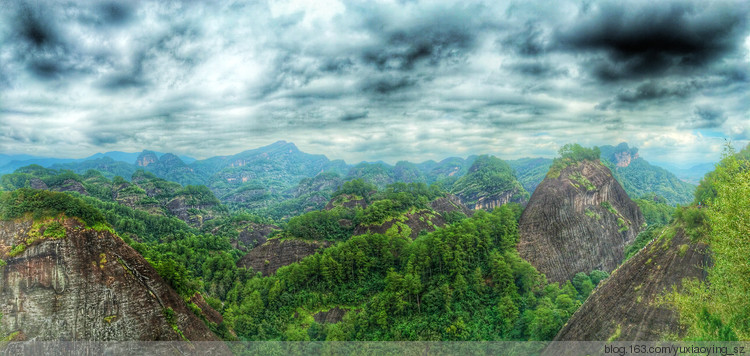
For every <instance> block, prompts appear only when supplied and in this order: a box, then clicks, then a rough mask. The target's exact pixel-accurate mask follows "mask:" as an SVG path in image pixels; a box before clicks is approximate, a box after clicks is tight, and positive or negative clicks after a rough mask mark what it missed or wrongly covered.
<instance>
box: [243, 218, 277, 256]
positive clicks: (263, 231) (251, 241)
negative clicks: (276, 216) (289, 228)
mask: <svg viewBox="0 0 750 356" xmlns="http://www.w3.org/2000/svg"><path fill="white" fill-rule="evenodd" d="M278 229H279V227H278V226H275V225H269V224H256V223H249V224H247V225H246V226H244V227H243V228H242V230H240V233H239V235H238V236H237V240H233V241H232V246H234V247H235V248H237V249H239V250H241V251H249V250H251V249H252V248H254V247H256V246H260V245H262V244H264V243H266V241H267V240H268V236H269V235H271V233H272V232H273V231H275V230H278Z"/></svg>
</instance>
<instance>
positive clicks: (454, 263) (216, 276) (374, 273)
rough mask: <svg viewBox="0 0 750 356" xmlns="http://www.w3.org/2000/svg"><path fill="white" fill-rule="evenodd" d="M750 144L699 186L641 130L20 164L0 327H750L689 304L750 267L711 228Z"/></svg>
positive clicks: (108, 334) (390, 331)
mask: <svg viewBox="0 0 750 356" xmlns="http://www.w3.org/2000/svg"><path fill="white" fill-rule="evenodd" d="M728 152H729V151H728ZM748 152H750V151H748V148H745V149H744V150H742V151H740V152H738V153H732V152H729V153H727V154H726V155H725V158H724V160H723V161H722V162H721V163H720V164H719V165H717V169H716V171H715V172H713V173H711V174H709V175H707V176H706V178H704V180H702V181H701V185H700V187H698V189H697V190H696V189H695V188H693V187H692V186H690V185H688V184H685V183H682V182H681V181H679V180H677V179H676V178H674V176H673V175H671V173H669V172H668V171H666V170H664V169H661V168H659V167H656V166H652V165H650V164H648V163H647V162H646V161H645V160H643V158H641V157H639V156H638V155H637V149H635V148H630V147H628V146H627V145H626V144H620V145H618V146H603V147H601V148H599V147H593V148H586V147H582V146H580V145H577V144H569V145H565V146H563V147H562V148H561V149H560V151H559V156H558V157H557V158H555V159H553V160H548V159H541V158H539V159H521V160H510V161H504V160H502V159H500V158H497V157H494V156H489V155H480V156H470V157H468V158H466V159H462V158H449V159H445V160H442V161H440V162H435V161H428V162H423V163H419V164H413V163H409V162H405V161H401V162H398V163H397V164H396V165H394V166H391V165H388V164H385V163H360V164H357V165H349V164H346V163H345V162H344V161H336V160H334V161H331V160H328V159H327V158H326V157H325V156H322V155H311V154H307V153H304V152H301V151H299V150H298V149H297V148H296V147H295V146H294V144H292V143H287V142H277V143H275V144H273V145H270V146H266V147H261V148H258V149H254V150H249V151H245V152H243V153H240V154H238V155H234V156H224V157H214V158H209V159H205V160H195V161H192V162H190V163H185V161H183V160H182V159H181V158H180V157H178V156H176V155H172V154H161V155H157V154H156V153H154V152H150V151H143V152H142V153H140V154H138V155H137V156H136V159H135V160H134V161H133V162H132V163H127V162H123V161H119V160H115V159H114V158H113V157H110V156H107V155H104V157H96V158H94V159H91V160H85V161H81V162H67V163H55V164H53V165H51V166H50V167H43V166H40V165H29V166H25V167H20V168H18V169H16V170H15V171H14V172H13V173H10V174H6V175H3V176H2V177H0V188H1V189H2V192H0V218H2V223H1V225H0V226H2V229H0V254H2V256H3V257H2V267H0V268H2V276H3V279H2V290H3V294H4V295H5V296H4V297H3V298H2V303H4V304H2V305H0V310H1V311H2V313H3V318H2V319H0V332H2V333H4V335H7V338H8V340H27V339H34V340H46V339H48V340H53V339H54V340H58V339H62V340H101V341H108V340H112V341H116V340H196V341H199V340H244V341H250V340H257V341H260V340H287V341H305V340H308V341H315V340H318V341H324V340H328V341H335V340H369V341H388V340H456V341H458V340H489V341H492V340H495V341H499V340H539V341H545V340H546V341H549V340H553V339H554V340H556V341H565V340H660V339H662V338H664V337H667V336H669V335H672V336H670V337H674V336H675V335H676V336H677V337H683V336H686V335H704V333H709V334H705V335H709V336H708V337H711V336H710V335H714V336H715V337H719V338H721V337H724V336H726V335H735V336H736V337H744V336H741V335H745V334H743V333H744V332H746V331H745V330H744V329H742V326H739V325H737V324H733V322H731V321H729V320H730V319H725V318H726V315H727V314H720V313H723V312H722V311H721V310H713V308H714V307H711V309H705V310H706V313H708V314H707V315H708V316H707V317H713V316H712V315H717V317H719V318H721V319H719V320H727V321H726V323H727V324H723V323H724V322H723V321H722V324H721V325H722V326H721V327H720V328H719V329H717V330H716V331H712V330H704V329H703V327H702V326H701V325H703V324H701V322H700V320H693V319H690V318H687V317H686V316H684V315H683V314H681V311H683V310H686V309H685V308H696V304H695V302H689V300H690V299H689V298H697V297H698V296H699V295H700V290H701V289H700V288H703V287H701V286H702V285H703V284H704V283H707V282H710V281H711V280H714V279H716V278H733V277H732V275H726V272H719V271H716V272H714V270H713V269H712V268H713V267H712V266H715V265H720V264H721V263H725V262H723V260H722V258H723V257H722V255H719V254H709V253H708V252H707V251H714V249H716V251H717V253H718V251H721V248H723V246H724V245H723V244H725V242H724V240H721V239H718V237H713V236H714V235H713V234H714V233H720V232H722V231H727V230H723V229H725V228H722V227H720V226H719V225H716V224H719V223H720V221H722V220H721V219H722V217H723V216H733V215H736V214H738V211H735V210H719V209H720V208H719V207H718V206H716V207H715V205H713V204H712V203H711V202H713V201H724V200H722V199H725V200H726V199H729V200H732V199H734V200H732V201H733V202H734V203H733V204H744V203H743V201H746V199H747V198H748V195H746V194H744V193H743V194H740V195H738V196H736V195H726V194H728V193H727V192H728V191H727V190H726V189H729V188H728V187H729V186H728V185H727V184H729V183H727V182H730V181H733V180H736V179H739V178H736V177H738V175H739V176H741V175H742V174H744V173H746V172H747V170H746V169H747V168H746V167H747V158H748ZM116 157H117V158H118V159H120V158H122V157H124V159H131V158H133V155H132V154H131V155H119V156H116ZM743 167H745V168H743ZM121 174H125V175H126V176H123V175H121ZM657 183H658V184H657ZM665 192H669V194H664V193H665ZM662 194H664V195H666V196H664V195H662ZM693 194H695V196H696V197H695V198H693V197H692V195H693ZM729 194H731V193H729ZM687 195H690V196H687ZM737 199H739V200H737ZM742 199H745V200H742ZM693 201H700V202H702V204H701V206H697V205H696V204H697V203H691V202H693ZM704 207H706V208H705V209H703V208H704ZM699 208H700V209H699ZM706 214H708V217H707V215H706ZM722 214H724V215H722ZM726 214H729V215H726ZM709 217H710V220H709ZM715 219H716V220H715ZM726 228H727V229H734V228H735V227H731V226H727V227H726ZM727 233H730V234H731V233H733V232H727ZM745 233H746V232H745ZM745 236H747V235H745ZM726 258H732V257H731V256H729V255H727V257H726ZM726 263H728V262H726ZM610 274H611V276H610ZM673 288H676V289H673ZM670 293H671V294H670ZM682 293H685V294H682ZM694 296H695V297H694ZM82 298H83V299H82ZM90 298H94V299H93V300H90ZM52 300H55V302H54V303H52V304H49V303H51V302H52ZM83 304H86V305H89V304H93V305H99V307H97V308H98V309H96V310H93V311H91V312H84V311H85V310H87V309H86V308H85V307H83ZM50 308H51V309H50ZM132 308H136V309H135V310H134V309H132ZM704 308H708V306H705V307H704ZM80 313H84V314H81V315H79V314H80ZM714 313H715V314H714ZM681 315H682V316H681ZM41 318H51V319H50V320H51V321H50V322H44V323H43V322H42V321H41V320H43V319H41ZM147 325H148V327H146V326H147ZM677 325H681V326H680V327H679V328H677ZM722 328H723V329H722ZM136 331H137V332H139V334H134V332H136ZM712 332H713V333H714V334H711V333H712ZM716 333H719V334H716Z"/></svg>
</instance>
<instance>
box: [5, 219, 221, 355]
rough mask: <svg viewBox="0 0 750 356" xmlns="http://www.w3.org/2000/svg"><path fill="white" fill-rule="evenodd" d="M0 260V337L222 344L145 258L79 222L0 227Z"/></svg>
mask: <svg viewBox="0 0 750 356" xmlns="http://www.w3.org/2000/svg"><path fill="white" fill-rule="evenodd" d="M44 224H53V225H54V224H57V225H56V226H57V228H56V231H57V233H56V234H54V237H52V234H47V235H48V236H45V231H46V229H48V228H50V227H49V226H53V225H49V226H46V225H44ZM60 224H61V225H62V231H64V233H62V232H61V225H60ZM19 246H25V248H19ZM0 256H1V257H2V259H3V261H4V262H5V265H4V266H3V267H1V268H0V273H1V274H2V275H1V277H0V311H2V313H3V317H2V319H0V334H2V335H9V334H13V333H18V334H22V335H24V337H25V338H26V339H28V340H91V341H130V340H154V341H155V340H175V341H179V340H184V339H188V340H194V341H199V340H204V341H216V340H218V338H217V337H216V335H214V334H213V333H212V332H211V331H209V330H208V328H207V327H206V325H205V324H204V323H203V322H202V321H201V320H200V319H199V318H198V317H196V316H195V314H193V313H192V312H191V311H190V310H189V309H188V308H187V306H186V304H185V302H184V301H183V300H182V298H181V297H180V296H179V295H177V293H176V292H175V291H174V290H173V289H172V288H171V287H170V286H169V285H168V284H167V283H165V282H164V280H162V278H161V277H160V276H159V275H158V274H157V273H156V271H155V270H154V269H153V267H151V265H150V264H149V263H148V262H147V261H146V260H145V259H143V257H142V256H141V255H139V254H138V253H137V252H136V251H135V250H133V249H132V248H131V247H130V246H128V245H127V244H125V243H124V242H123V241H122V240H121V239H120V238H119V237H117V236H115V235H113V234H112V233H110V232H108V231H95V230H91V229H86V228H84V227H83V225H82V224H81V223H80V222H78V220H75V219H65V220H63V221H62V222H60V221H57V222H54V221H48V222H42V223H40V222H37V223H33V222H31V221H28V220H23V221H0Z"/></svg>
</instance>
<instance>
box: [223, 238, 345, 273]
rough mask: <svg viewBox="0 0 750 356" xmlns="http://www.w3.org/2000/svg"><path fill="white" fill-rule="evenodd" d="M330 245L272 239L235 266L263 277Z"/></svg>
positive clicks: (326, 242) (323, 242) (251, 251)
mask: <svg viewBox="0 0 750 356" xmlns="http://www.w3.org/2000/svg"><path fill="white" fill-rule="evenodd" d="M330 245H331V242H329V241H320V242H319V241H306V240H294V239H288V240H280V239H272V240H269V241H268V242H266V243H264V244H263V245H260V246H258V247H256V248H254V249H252V250H250V252H248V253H247V255H245V256H244V257H242V258H241V259H240V260H239V261H237V265H239V266H243V267H249V268H252V269H253V271H256V272H260V273H262V274H263V275H264V276H268V275H271V274H274V273H276V270H277V269H279V268H281V267H283V266H286V265H290V264H292V263H295V262H299V261H301V260H302V259H303V258H305V257H307V256H310V255H312V254H314V253H316V252H318V251H320V250H322V249H324V248H326V247H328V246H330Z"/></svg>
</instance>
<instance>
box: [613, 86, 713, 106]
mask: <svg viewBox="0 0 750 356" xmlns="http://www.w3.org/2000/svg"><path fill="white" fill-rule="evenodd" d="M700 87H701V85H700V84H698V83H697V82H695V81H691V82H688V83H680V84H678V85H675V86H664V85H660V84H657V83H655V82H653V81H649V82H646V83H643V84H641V85H639V86H638V87H637V88H635V89H634V90H626V91H623V92H621V93H620V94H618V95H617V97H616V99H617V101H618V102H621V103H629V104H632V103H640V102H643V101H651V100H659V99H665V98H685V97H687V96H689V95H691V94H692V93H694V92H695V91H696V90H698V89H700Z"/></svg>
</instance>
